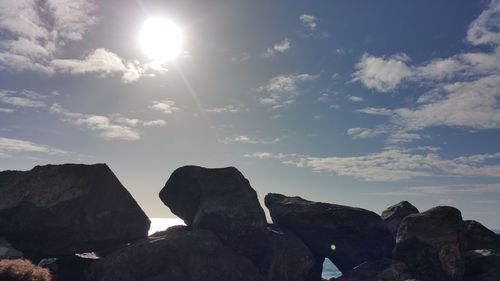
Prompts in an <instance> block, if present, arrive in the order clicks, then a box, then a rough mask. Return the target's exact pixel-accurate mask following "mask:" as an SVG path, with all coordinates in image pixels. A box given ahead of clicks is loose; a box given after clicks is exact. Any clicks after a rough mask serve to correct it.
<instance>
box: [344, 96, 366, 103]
mask: <svg viewBox="0 0 500 281" xmlns="http://www.w3.org/2000/svg"><path fill="white" fill-rule="evenodd" d="M347 99H348V100H350V101H353V102H362V101H363V98H362V97H358V96H351V95H348V96H347Z"/></svg>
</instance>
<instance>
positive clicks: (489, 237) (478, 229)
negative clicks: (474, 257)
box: [464, 220, 500, 252]
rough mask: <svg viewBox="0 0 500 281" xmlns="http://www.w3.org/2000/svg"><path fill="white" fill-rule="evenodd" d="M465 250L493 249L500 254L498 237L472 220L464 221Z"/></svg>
mask: <svg viewBox="0 0 500 281" xmlns="http://www.w3.org/2000/svg"><path fill="white" fill-rule="evenodd" d="M464 223H465V228H466V238H467V250H479V249H493V250H495V251H497V252H500V235H498V234H495V233H494V232H493V231H491V230H489V229H488V228H486V227H485V226H484V225H482V224H481V223H479V222H477V221H474V220H466V221H464Z"/></svg>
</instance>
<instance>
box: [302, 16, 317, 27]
mask: <svg viewBox="0 0 500 281" xmlns="http://www.w3.org/2000/svg"><path fill="white" fill-rule="evenodd" d="M299 20H300V22H301V23H302V24H303V25H304V26H306V27H308V28H309V29H310V30H311V31H313V30H314V29H315V28H316V26H317V24H316V17H314V16H312V15H308V14H303V15H301V16H300V17H299Z"/></svg>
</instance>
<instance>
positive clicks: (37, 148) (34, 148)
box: [0, 137, 70, 158]
mask: <svg viewBox="0 0 500 281" xmlns="http://www.w3.org/2000/svg"><path fill="white" fill-rule="evenodd" d="M29 152H36V153H43V154H47V155H56V156H61V155H67V154H70V152H68V151H64V150H61V149H56V148H52V147H49V146H47V145H42V144H37V143H34V142H30V141H25V140H19V139H11V138H4V137H0V158H6V157H12V156H13V155H12V154H15V153H29Z"/></svg>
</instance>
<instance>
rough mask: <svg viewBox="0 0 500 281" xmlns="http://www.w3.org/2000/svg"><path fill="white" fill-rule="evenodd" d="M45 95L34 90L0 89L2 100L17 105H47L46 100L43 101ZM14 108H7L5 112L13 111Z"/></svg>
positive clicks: (0, 99) (0, 98)
mask: <svg viewBox="0 0 500 281" xmlns="http://www.w3.org/2000/svg"><path fill="white" fill-rule="evenodd" d="M44 98H45V96H42V95H40V94H38V93H36V92H34V91H30V90H22V91H10V90H0V102H1V103H5V104H9V105H12V106H16V107H38V108H40V107H45V106H46V104H45V102H43V101H42V99H44ZM12 111H13V110H10V111H9V109H5V111H3V112H12Z"/></svg>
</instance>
